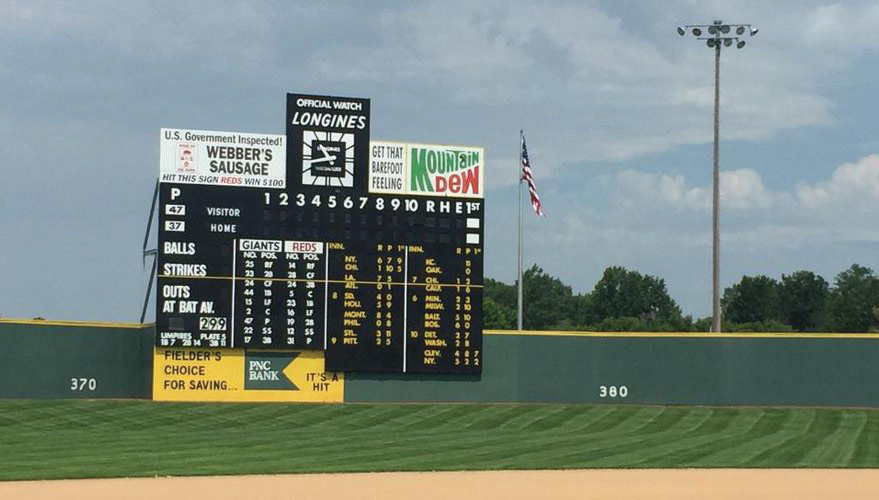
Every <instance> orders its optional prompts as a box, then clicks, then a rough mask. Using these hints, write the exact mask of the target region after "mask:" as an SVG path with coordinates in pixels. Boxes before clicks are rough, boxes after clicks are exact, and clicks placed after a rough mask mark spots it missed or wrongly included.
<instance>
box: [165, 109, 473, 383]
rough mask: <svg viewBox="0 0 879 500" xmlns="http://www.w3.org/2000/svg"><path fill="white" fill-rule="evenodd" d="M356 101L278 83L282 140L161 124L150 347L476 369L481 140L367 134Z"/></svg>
mask: <svg viewBox="0 0 879 500" xmlns="http://www.w3.org/2000/svg"><path fill="white" fill-rule="evenodd" d="M369 105H370V102H369V100H368V99H361V98H343V97H330V96H313V95H298V94H288V95H287V134H286V136H284V135H267V134H245V133H236V132H211V131H198V130H178V129H162V130H161V148H160V156H161V160H160V179H159V180H160V197H159V199H160V205H159V252H158V287H157V300H156V308H157V311H156V345H157V346H161V347H174V346H180V347H212V348H223V347H228V348H244V349H248V348H259V349H322V350H325V351H326V353H325V358H326V369H327V370H328V371H367V372H403V373H471V374H472V373H481V371H482V285H483V246H482V245H483V241H484V233H483V231H484V194H483V191H484V187H485V183H484V172H485V168H484V166H485V153H484V150H483V149H482V148H476V147H466V146H442V145H431V144H408V143H399V142H387V141H370V137H369V125H370V114H369Z"/></svg>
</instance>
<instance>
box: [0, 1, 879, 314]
mask: <svg viewBox="0 0 879 500" xmlns="http://www.w3.org/2000/svg"><path fill="white" fill-rule="evenodd" d="M714 19H722V20H724V21H725V22H729V23H750V24H753V25H754V26H756V27H758V28H759V30H760V31H759V33H758V34H757V35H756V36H754V37H747V36H746V37H745V40H746V42H747V45H746V46H745V47H744V48H743V49H741V50H737V49H735V48H729V49H724V50H723V51H722V55H721V66H720V77H721V85H720V87H721V90H720V92H721V103H720V105H721V112H720V134H721V144H720V152H721V157H720V169H721V174H720V176H721V180H720V192H721V201H720V210H721V212H720V228H721V264H720V265H721V274H720V283H721V287H724V288H725V287H728V286H731V285H733V284H734V283H736V282H738V281H739V280H740V279H741V278H742V276H744V275H749V276H752V275H756V274H765V275H768V276H772V277H774V278H777V279H778V278H780V277H781V275H782V274H790V273H791V272H794V271H797V270H801V269H806V270H811V271H814V272H817V273H818V274H821V275H822V276H824V277H825V278H826V279H827V280H828V281H830V282H832V280H833V277H834V276H835V275H836V274H837V273H839V272H841V271H843V270H845V269H846V268H848V267H849V266H851V264H853V263H858V264H861V265H864V266H867V267H870V268H872V269H879V252H877V250H879V227H877V225H879V222H877V221H879V204H877V201H879V135H877V131H879V129H877V126H876V117H877V116H879V99H877V98H876V93H875V92H876V91H875V89H876V88H879V86H877V83H879V64H877V55H879V30H877V29H876V26H879V4H877V3H875V2H859V1H848V2H845V3H832V2H824V1H808V0H806V1H802V0H798V1H788V0H780V1H776V2H765V1H723V2H720V1H714V0H708V1H690V0H687V1H675V0H670V1H662V2H659V1H657V2H646V1H632V0H617V1H594V2H590V1H542V2H533V1H526V2H516V1H491V0H479V1H456V0H437V1H430V0H426V1H418V2H396V1H384V2H383V1H371V2H360V1H351V2H342V1H337V2H295V1H276V2H261V1H254V0H251V1H247V2H212V3H204V2H188V1H181V0H176V1H173V2H166V1H151V2H117V1H82V2H49V1H41V0H27V1H17V0H0V89H2V91H0V173H2V176H0V317H35V316H40V317H45V318H50V319H73V320H96V321H97V320H100V321H126V322H127V321H138V320H139V316H140V310H141V305H142V301H143V297H144V293H145V290H146V284H147V278H148V272H147V271H146V270H145V269H144V266H143V262H142V258H141V245H142V242H143V236H144V230H145V227H146V219H147V214H148V210H149V206H150V201H151V197H152V192H153V185H154V183H155V179H156V177H157V175H158V166H159V165H158V162H159V129H160V128H161V127H169V128H191V129H201V130H228V131H238V132H254V133H275V134H283V133H284V120H285V118H284V117H285V94H286V93H287V92H293V93H314V94H325V95H344V96H354V97H367V98H370V99H371V100H372V101H371V111H372V113H371V135H372V138H373V139H386V140H400V141H408V142H429V143H440V144H467V145H474V146H482V147H485V148H486V157H487V162H486V181H487V192H486V229H485V239H486V241H485V248H486V249H485V269H486V276H488V277H491V278H495V279H499V280H502V281H505V282H508V283H512V282H513V280H514V279H515V275H516V252H515V249H516V206H517V193H518V185H517V179H518V172H519V166H518V153H519V130H520V129H523V130H524V131H525V135H526V138H527V141H528V148H529V154H530V159H531V164H532V167H533V170H534V177H535V180H536V183H537V186H538V191H539V193H540V196H541V199H542V200H543V203H544V209H545V211H546V212H547V217H545V218H537V217H536V216H534V214H533V213H528V214H526V215H527V218H526V226H525V262H526V265H530V264H533V263H536V264H538V265H539V266H541V267H542V268H543V269H544V270H545V271H546V272H547V273H549V274H551V275H553V276H557V277H559V278H560V279H562V281H564V282H565V283H567V284H569V285H571V286H572V287H573V289H574V291H575V292H578V293H581V292H588V291H590V290H591V289H592V287H593V286H594V285H595V282H596V281H597V280H598V279H599V278H600V277H601V274H602V272H603V271H604V269H605V268H607V267H609V266H624V267H626V268H628V269H632V270H637V271H639V272H642V273H646V274H651V275H655V276H658V277H661V278H663V279H664V280H665V283H666V285H667V287H668V290H669V293H670V295H671V296H672V297H673V298H674V299H675V300H676V301H677V302H678V304H679V305H680V306H681V308H682V309H683V311H684V312H685V313H686V314H692V315H694V316H696V317H703V316H707V315H709V314H710V311H711V167H712V163H711V162H712V156H711V155H712V110H713V83H714V79H713V76H714V75H713V51H712V49H709V48H708V47H706V46H705V45H704V43H703V42H700V41H698V40H695V39H694V38H693V37H692V36H690V35H688V36H686V37H680V36H678V35H677V33H676V32H675V28H676V27H677V26H678V25H682V24H706V23H710V22H711V21H712V20H714ZM526 206H527V205H526ZM153 241H154V240H153ZM149 317H151V316H148V318H149Z"/></svg>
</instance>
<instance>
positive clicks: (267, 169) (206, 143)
mask: <svg viewBox="0 0 879 500" xmlns="http://www.w3.org/2000/svg"><path fill="white" fill-rule="evenodd" d="M286 155H287V145H286V137H285V136H283V135H270V134H245V133H241V132H212V131H207V130H180V129H171V128H163V129H162V130H161V146H160V150H159V156H160V161H159V179H160V180H161V182H177V183H181V184H210V185H217V186H239V187H255V188H263V189H264V188H277V189H283V188H285V187H286V185H287V156H286Z"/></svg>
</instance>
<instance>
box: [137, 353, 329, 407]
mask: <svg viewBox="0 0 879 500" xmlns="http://www.w3.org/2000/svg"><path fill="white" fill-rule="evenodd" d="M323 354H324V353H323V352H322V351H283V352H282V351H261V350H248V351H247V352H245V351H244V349H191V348H156V351H155V356H154V365H153V366H154V370H153V399H154V400H156V401H242V402H245V401H278V402H285V401H288V402H315V403H341V402H343V401H344V395H345V380H344V375H343V374H342V373H332V372H330V373H328V372H325V371H324V356H323Z"/></svg>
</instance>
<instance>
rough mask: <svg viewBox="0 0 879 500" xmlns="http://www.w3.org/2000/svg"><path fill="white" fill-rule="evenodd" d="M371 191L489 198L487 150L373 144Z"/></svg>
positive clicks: (463, 147) (370, 157) (428, 145)
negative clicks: (486, 186) (486, 188)
mask: <svg viewBox="0 0 879 500" xmlns="http://www.w3.org/2000/svg"><path fill="white" fill-rule="evenodd" d="M369 192H370V193H384V194H410V195H411V194H414V195H423V196H449V197H458V198H484V197H485V150H484V149H482V148H474V147H470V146H441V145H436V144H407V143H403V142H386V141H370V143H369Z"/></svg>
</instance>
